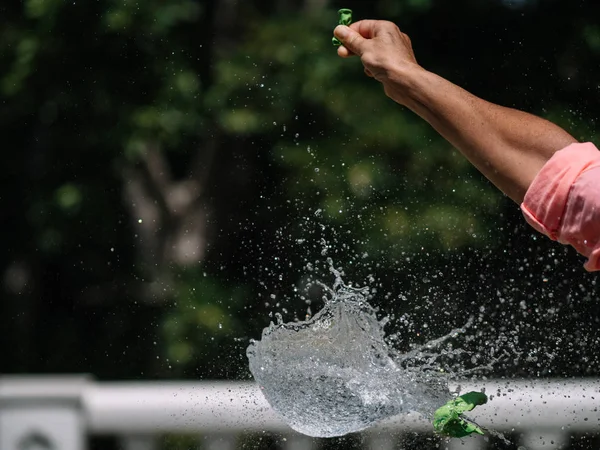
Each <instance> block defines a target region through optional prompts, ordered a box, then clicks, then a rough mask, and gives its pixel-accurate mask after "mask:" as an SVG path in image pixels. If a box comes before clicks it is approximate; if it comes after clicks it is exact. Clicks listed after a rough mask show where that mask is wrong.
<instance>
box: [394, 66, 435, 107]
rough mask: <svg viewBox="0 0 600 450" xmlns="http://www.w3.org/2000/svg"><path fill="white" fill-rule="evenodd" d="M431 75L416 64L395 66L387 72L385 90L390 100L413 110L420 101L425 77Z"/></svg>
mask: <svg viewBox="0 0 600 450" xmlns="http://www.w3.org/2000/svg"><path fill="white" fill-rule="evenodd" d="M429 75H431V73H430V72H428V71H427V70H425V69H424V68H423V67H421V66H419V65H418V64H416V63H415V64H407V65H403V66H401V67H396V68H394V69H392V70H390V72H389V73H388V77H387V78H388V79H387V83H386V84H385V86H384V88H385V92H386V94H387V95H388V97H390V98H391V99H392V100H394V101H395V102H396V103H399V104H401V105H403V106H406V107H408V108H410V109H412V110H414V106H415V105H416V104H419V103H421V101H422V96H423V95H422V91H423V89H424V86H425V82H426V79H427V77H428V76H429Z"/></svg>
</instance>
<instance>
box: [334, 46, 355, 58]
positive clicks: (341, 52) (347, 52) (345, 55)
mask: <svg viewBox="0 0 600 450" xmlns="http://www.w3.org/2000/svg"><path fill="white" fill-rule="evenodd" d="M337 53H338V55H339V56H341V57H342V58H348V57H350V56H354V53H352V52H351V51H350V50H348V49H347V48H346V47H344V46H343V45H340V46H339V47H338V49H337Z"/></svg>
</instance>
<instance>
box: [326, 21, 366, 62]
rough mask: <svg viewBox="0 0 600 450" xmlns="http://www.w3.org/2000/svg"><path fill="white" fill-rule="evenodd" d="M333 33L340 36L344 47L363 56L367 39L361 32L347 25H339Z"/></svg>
mask: <svg viewBox="0 0 600 450" xmlns="http://www.w3.org/2000/svg"><path fill="white" fill-rule="evenodd" d="M333 35H334V36H335V37H336V38H338V39H339V40H340V41H341V42H342V45H343V46H344V47H346V48H347V49H348V50H349V51H351V52H352V53H354V54H355V55H358V56H361V55H362V53H363V47H364V43H365V41H366V39H365V38H363V37H362V36H361V35H360V34H359V33H357V32H356V31H354V30H353V29H352V28H350V27H347V26H346V25H338V26H337V27H335V29H334V30H333Z"/></svg>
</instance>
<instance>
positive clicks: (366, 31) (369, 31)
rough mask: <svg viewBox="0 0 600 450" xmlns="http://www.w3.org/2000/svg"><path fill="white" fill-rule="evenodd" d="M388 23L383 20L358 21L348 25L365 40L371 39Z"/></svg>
mask: <svg viewBox="0 0 600 450" xmlns="http://www.w3.org/2000/svg"><path fill="white" fill-rule="evenodd" d="M387 23H388V22H386V21H383V20H369V19H367V20H359V21H358V22H354V23H352V24H351V25H350V28H351V29H352V30H354V31H356V32H357V33H359V34H360V35H361V36H362V37H364V38H365V39H373V38H374V37H375V36H377V32H378V31H379V30H380V28H381V27H382V26H386V24H387Z"/></svg>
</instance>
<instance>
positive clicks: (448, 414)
mask: <svg viewBox="0 0 600 450" xmlns="http://www.w3.org/2000/svg"><path fill="white" fill-rule="evenodd" d="M485 403H487V396H486V395H485V394H484V393H482V392H469V393H467V394H464V395H461V396H459V397H456V398H455V399H454V400H450V401H449V402H448V403H446V404H445V405H444V406H442V407H441V408H438V409H437V410H436V411H435V413H434V414H433V429H434V430H435V431H436V432H437V433H439V434H441V435H444V436H448V437H455V438H461V437H465V436H469V435H471V434H473V433H477V434H481V435H483V434H484V433H483V430H482V429H481V427H480V426H479V425H477V424H476V423H474V422H471V421H470V420H468V419H466V418H464V417H463V416H462V414H463V413H465V412H467V411H471V410H473V409H474V408H475V407H476V406H479V405H484V404H485Z"/></svg>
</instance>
